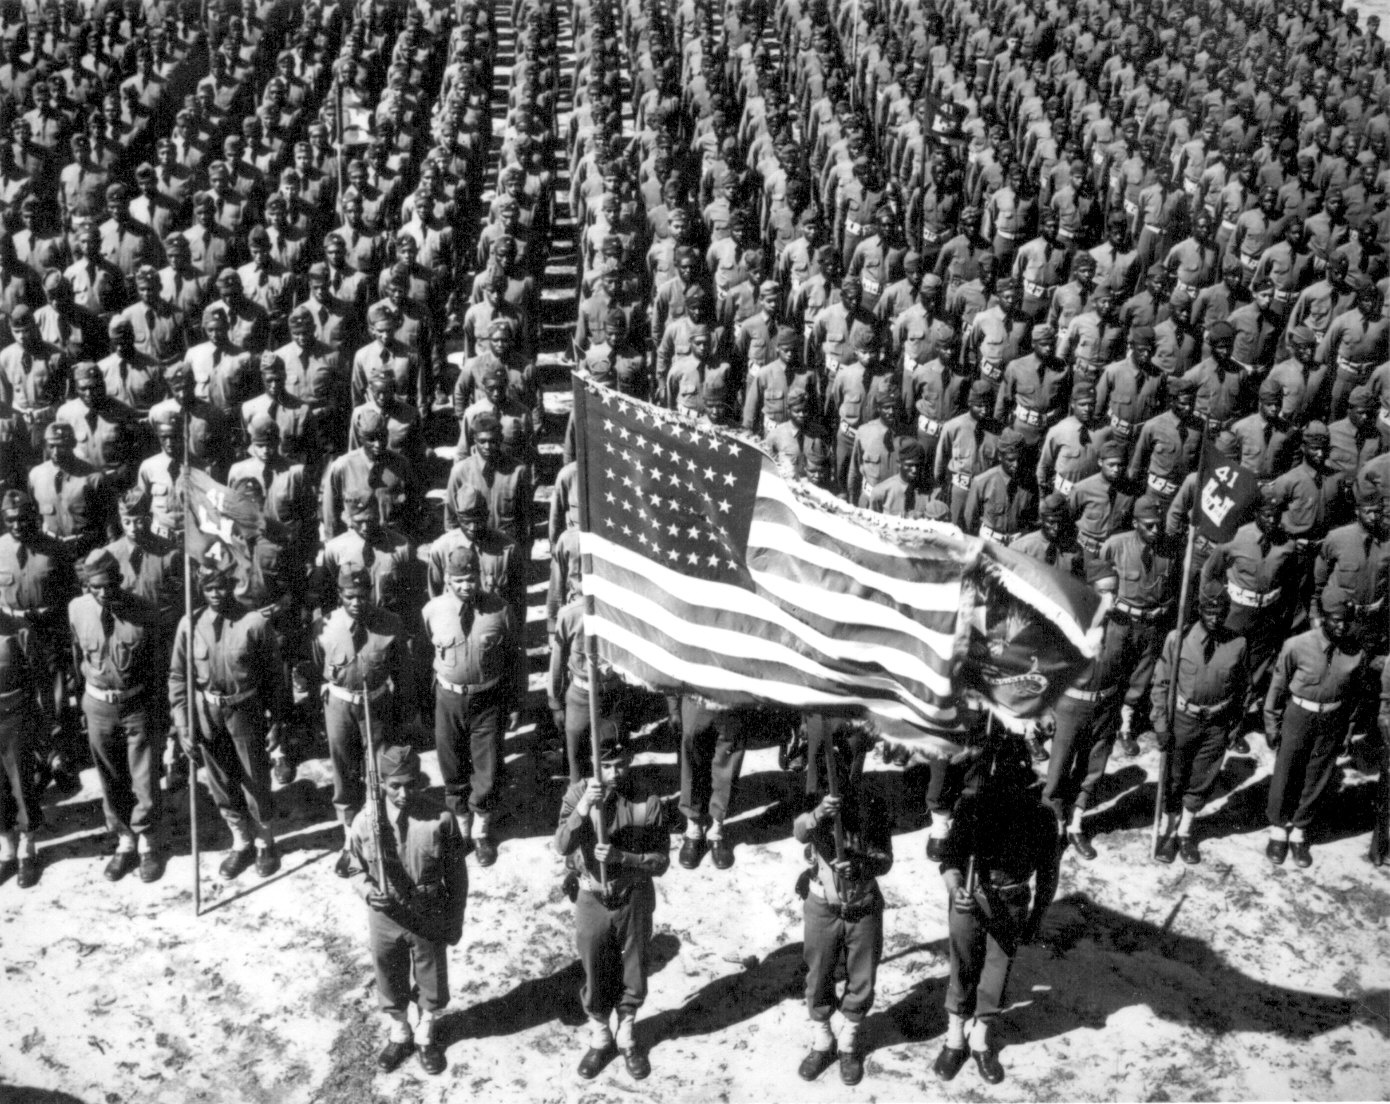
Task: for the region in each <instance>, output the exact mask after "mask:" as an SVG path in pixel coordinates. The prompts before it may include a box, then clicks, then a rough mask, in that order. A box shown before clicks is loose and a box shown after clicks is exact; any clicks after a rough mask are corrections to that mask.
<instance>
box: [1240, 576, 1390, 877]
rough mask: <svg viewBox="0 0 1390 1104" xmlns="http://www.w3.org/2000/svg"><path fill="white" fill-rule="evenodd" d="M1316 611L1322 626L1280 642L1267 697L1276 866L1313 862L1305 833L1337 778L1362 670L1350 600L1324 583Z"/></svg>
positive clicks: (1271, 849) (1270, 846) (1268, 851)
mask: <svg viewBox="0 0 1390 1104" xmlns="http://www.w3.org/2000/svg"><path fill="white" fill-rule="evenodd" d="M1321 608H1322V623H1321V624H1320V625H1317V626H1315V627H1313V628H1311V629H1309V630H1308V631H1307V632H1304V633H1299V634H1298V635H1297V636H1295V637H1293V638H1291V639H1289V640H1286V641H1285V642H1284V646H1283V648H1282V649H1281V650H1280V652H1279V658H1278V660H1276V661H1275V664H1274V673H1273V675H1272V676H1271V678H1270V680H1269V693H1268V694H1266V695H1265V706H1264V719H1265V737H1266V739H1267V740H1269V741H1270V742H1271V744H1272V745H1273V746H1274V748H1275V758H1274V773H1273V774H1272V775H1271V776H1270V780H1269V802H1268V804H1267V806H1266V808H1265V814H1266V816H1267V817H1268V819H1269V842H1268V843H1267V844H1266V845H1265V856H1266V857H1267V858H1268V859H1269V861H1270V862H1271V863H1273V864H1274V865H1275V866H1278V865H1280V864H1281V863H1282V862H1283V861H1284V860H1285V858H1287V857H1288V856H1289V855H1292V856H1293V861H1294V865H1295V866H1299V867H1308V866H1311V865H1312V864H1313V855H1312V852H1311V850H1310V849H1309V846H1308V837H1307V831H1308V829H1309V828H1310V827H1312V824H1313V817H1314V814H1315V813H1316V812H1317V806H1318V801H1319V799H1320V798H1321V797H1322V796H1323V794H1324V793H1326V792H1327V788H1328V787H1329V786H1330V785H1332V783H1333V780H1334V778H1335V777H1336V773H1337V755H1338V752H1339V751H1340V750H1341V747H1342V742H1343V740H1344V738H1345V736H1346V731H1347V712H1348V710H1347V707H1348V705H1349V704H1350V702H1351V700H1352V699H1353V697H1354V696H1355V694H1356V691H1357V688H1358V687H1360V685H1361V680H1362V679H1363V677H1364V674H1365V670H1366V662H1367V657H1366V653H1365V652H1364V651H1363V650H1362V648H1361V645H1360V642H1359V641H1358V640H1357V638H1356V634H1355V633H1354V631H1353V620H1354V618H1355V607H1354V606H1353V605H1352V602H1351V597H1350V595H1348V594H1347V592H1346V591H1345V590H1343V589H1342V588H1341V587H1339V586H1336V585H1334V584H1329V585H1328V586H1327V587H1325V588H1324V589H1323V592H1322V599H1321Z"/></svg>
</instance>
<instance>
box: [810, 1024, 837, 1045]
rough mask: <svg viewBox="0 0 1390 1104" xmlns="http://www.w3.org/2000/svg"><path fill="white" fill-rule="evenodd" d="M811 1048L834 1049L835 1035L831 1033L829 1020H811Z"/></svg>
mask: <svg viewBox="0 0 1390 1104" xmlns="http://www.w3.org/2000/svg"><path fill="white" fill-rule="evenodd" d="M811 1049H812V1050H820V1051H829V1050H834V1049H835V1036H834V1034H832V1033H831V1030H830V1021H829V1020H812V1021H811Z"/></svg>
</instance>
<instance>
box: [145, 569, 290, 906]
mask: <svg viewBox="0 0 1390 1104" xmlns="http://www.w3.org/2000/svg"><path fill="white" fill-rule="evenodd" d="M198 583H199V586H200V588H201V590H202V594H203V599H204V601H205V602H206V603H207V605H206V606H205V607H204V608H203V609H201V610H199V611H198V612H196V613H194V614H193V616H192V621H191V622H190V620H189V618H188V617H187V616H184V617H182V618H180V620H179V624H178V628H177V629H176V630H175V633H174V647H173V651H172V654H171V655H170V659H169V708H170V719H171V721H172V722H173V728H174V733H175V735H176V736H177V737H178V741H179V743H180V745H182V747H183V749H184V753H185V754H186V755H187V756H188V758H189V759H190V760H191V761H192V762H194V763H196V764H197V765H199V766H201V767H202V768H203V769H204V771H205V773H206V778H207V783H208V790H209V791H210V792H211V794H212V800H213V803H214V804H215V805H216V806H217V811H218V812H219V813H220V814H221V816H222V819H223V820H224V821H225V822H226V824H227V827H228V828H229V829H230V830H231V833H232V849H231V851H230V852H229V853H228V854H227V857H226V858H225V859H223V860H222V864H221V866H220V867H218V873H219V874H220V875H221V877H222V878H223V880H225V881H231V879H233V878H235V877H237V876H238V875H239V874H241V872H242V871H244V870H245V869H246V868H247V867H249V866H252V865H253V864H254V866H255V868H256V873H257V874H259V875H260V876H261V877H262V878H268V877H270V876H271V875H272V874H274V873H275V872H276V871H277V870H279V869H280V854H279V852H278V851H277V850H276V847H275V836H274V834H273V833H272V832H271V829H270V821H271V819H272V818H273V817H274V815H275V800H274V798H273V797H272V796H271V792H270V755H269V752H268V751H267V747H268V746H270V745H278V744H279V739H280V738H279V733H278V731H277V730H278V729H279V727H280V718H281V717H282V716H283V715H284V712H285V706H286V702H285V693H284V686H285V682H284V679H283V677H281V665H280V649H279V646H278V645H277V643H276V639H275V633H274V631H273V630H272V629H271V627H270V622H269V619H268V618H267V617H266V615H265V614H264V613H262V612H260V611H259V610H248V609H244V608H243V607H242V605H241V603H239V602H238V601H237V600H236V598H235V596H234V594H233V588H234V586H235V583H236V579H235V563H234V562H233V561H232V560H231V559H230V558H226V559H218V558H215V557H213V556H209V557H208V559H206V560H205V561H204V562H203V563H202V564H201V565H200V566H199V568H198ZM190 654H191V656H192V668H193V685H192V686H190V685H189V684H188V668H189V656H190ZM190 694H192V695H194V698H193V726H194V727H193V728H192V729H190V727H189V713H188V702H189V695H190ZM267 718H269V721H268V722H267Z"/></svg>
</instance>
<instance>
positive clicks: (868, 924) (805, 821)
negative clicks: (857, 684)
mask: <svg viewBox="0 0 1390 1104" xmlns="http://www.w3.org/2000/svg"><path fill="white" fill-rule="evenodd" d="M823 747H824V754H825V755H826V757H827V759H828V760H829V762H828V763H827V769H828V770H833V771H835V774H836V781H837V783H838V786H835V787H831V786H829V785H828V784H827V785H826V792H825V793H824V794H823V795H821V796H820V799H819V801H817V802H816V804H815V806H814V808H812V809H811V810H810V811H808V812H805V813H802V814H801V815H800V816H798V817H797V818H796V820H794V821H793V822H792V834H793V835H794V836H795V837H796V842H797V843H801V844H805V845H806V857H807V859H808V861H809V862H810V864H811V866H810V869H809V870H808V871H807V872H806V875H805V882H806V892H805V894H804V899H805V902H806V904H805V909H804V916H805V943H804V953H805V956H806V1010H807V1012H808V1014H809V1015H810V1017H811V1031H812V1035H811V1049H810V1050H809V1051H808V1052H807V1054H806V1057H805V1058H803V1059H802V1060H801V1065H800V1067H799V1068H798V1069H797V1073H798V1075H799V1076H800V1077H801V1079H802V1080H803V1081H814V1080H816V1078H818V1077H819V1076H820V1075H821V1074H822V1073H824V1072H825V1070H826V1069H827V1068H828V1067H829V1066H830V1064H831V1063H832V1062H834V1061H835V1057H836V1054H837V1052H838V1055H839V1059H840V1080H841V1081H843V1082H844V1083H845V1084H846V1085H857V1084H859V1082H860V1081H862V1080H863V1078H864V1051H863V1042H862V1040H861V1039H860V1034H859V1033H860V1029H861V1028H862V1026H863V1023H864V1018H865V1017H866V1016H867V1015H868V1014H869V1009H870V1008H872V1007H873V1002H874V978H875V976H876V975H877V973H878V964H879V961H880V959H881V958H882V957H883V907H884V906H883V893H882V891H881V890H880V889H879V888H878V879H879V878H881V877H883V875H885V874H887V873H888V872H889V870H891V869H892V867H893V835H892V825H891V823H890V821H889V819H888V808H887V806H886V805H885V804H884V803H883V800H882V799H881V798H880V797H879V796H878V795H877V794H876V793H874V792H873V791H872V790H871V789H870V788H868V787H867V786H866V785H865V784H864V782H863V778H862V770H863V759H864V754H865V752H866V751H867V750H868V745H867V743H866V742H865V741H864V740H863V739H862V738H859V737H856V736H851V735H850V734H849V733H848V732H847V731H846V730H845V729H844V728H843V727H841V728H840V729H839V730H838V731H837V732H836V733H835V735H834V737H833V738H832V739H831V740H828V741H825V743H824V745H823ZM827 782H828V780H827ZM831 790H834V793H832V792H830V791H831ZM812 796H813V797H814V796H815V795H812ZM799 885H800V883H798V886H799ZM841 963H843V968H844V975H845V992H844V996H843V997H841V996H839V995H838V994H837V993H836V975H837V973H838V971H839V968H840V965H841ZM837 1008H838V1009H839V1012H840V1019H841V1024H840V1029H839V1032H838V1035H837V1034H836V1033H833V1032H832V1029H831V1024H830V1017H831V1015H832V1014H833V1013H834V1012H835V1010H836V1009H837Z"/></svg>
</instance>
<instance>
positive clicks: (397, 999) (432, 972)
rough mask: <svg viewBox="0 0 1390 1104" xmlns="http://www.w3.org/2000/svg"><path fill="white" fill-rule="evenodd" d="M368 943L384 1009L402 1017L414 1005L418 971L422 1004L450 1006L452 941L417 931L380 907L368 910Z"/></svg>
mask: <svg viewBox="0 0 1390 1104" xmlns="http://www.w3.org/2000/svg"><path fill="white" fill-rule="evenodd" d="M367 946H368V948H369V949H370V950H371V954H372V966H373V967H374V968H375V970H376V992H377V1000H378V1001H379V1002H380V1007H381V1009H382V1011H384V1012H387V1013H390V1014H392V1015H395V1016H397V1017H402V1016H404V1015H405V1012H406V1009H407V1008H408V1007H409V1006H410V1000H411V995H412V994H411V986H410V976H411V973H412V971H413V972H414V975H415V988H416V989H417V990H418V991H419V1000H420V1008H421V1009H422V1010H424V1011H425V1012H442V1011H444V1009H445V1008H447V1007H448V1006H449V945H448V944H447V943H440V942H436V941H435V940H433V939H426V938H425V937H424V936H421V935H416V934H415V933H414V932H413V931H410V930H409V929H408V928H403V927H402V926H401V925H400V924H398V923H396V921H394V920H392V919H391V917H389V916H387V915H385V914H384V913H382V912H379V911H377V910H376V909H368V910H367Z"/></svg>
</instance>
